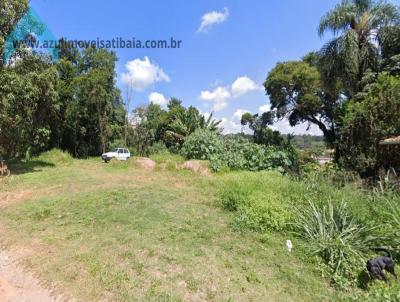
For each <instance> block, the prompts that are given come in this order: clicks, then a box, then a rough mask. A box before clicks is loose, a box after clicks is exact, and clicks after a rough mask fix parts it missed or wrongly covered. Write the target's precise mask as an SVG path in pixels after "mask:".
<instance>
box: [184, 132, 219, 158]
mask: <svg viewBox="0 0 400 302" xmlns="http://www.w3.org/2000/svg"><path fill="white" fill-rule="evenodd" d="M222 150H223V148H222V142H221V139H220V138H219V136H218V135H217V134H216V133H215V132H211V131H209V130H205V129H198V130H196V131H195V132H193V133H192V134H191V135H189V137H188V138H187V139H186V141H185V143H184V144H183V147H182V150H181V152H182V155H183V156H184V157H186V158H187V159H201V160H209V159H211V158H212V157H213V156H216V155H220V154H221V153H222Z"/></svg>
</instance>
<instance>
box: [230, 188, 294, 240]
mask: <svg viewBox="0 0 400 302" xmlns="http://www.w3.org/2000/svg"><path fill="white" fill-rule="evenodd" d="M237 211H238V213H237V215H236V216H235V219H234V221H233V226H234V227H235V228H236V229H239V230H246V229H249V230H254V231H259V232H267V231H272V230H273V231H282V230H284V229H285V228H286V227H287V224H288V222H289V221H290V217H291V215H290V214H291V213H290V211H289V209H288V208H287V207H286V206H285V205H284V204H283V203H282V200H280V199H279V196H278V195H276V194H274V195H263V194H252V195H250V196H248V197H247V198H246V200H245V202H241V203H239V205H238V208H237Z"/></svg>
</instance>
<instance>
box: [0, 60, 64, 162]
mask: <svg viewBox="0 0 400 302" xmlns="http://www.w3.org/2000/svg"><path fill="white" fill-rule="evenodd" d="M57 85H58V77H57V70H56V69H55V68H54V66H52V65H51V64H50V63H49V62H47V61H45V60H44V59H42V58H41V57H40V56H35V55H29V54H25V55H24V57H23V59H22V60H20V61H18V62H17V63H16V64H15V66H14V67H13V68H5V69H3V70H0V95H1V98H0V145H1V146H2V148H3V149H4V153H5V154H6V155H8V156H12V157H17V156H22V157H24V156H26V157H28V158H29V157H30V156H31V155H32V154H37V153H38V152H41V151H43V150H46V149H48V148H49V147H50V145H51V129H52V127H53V123H52V121H54V120H55V119H56V118H57V114H58V106H57V105H58V104H57V100H58V95H57ZM16 138H17V139H16Z"/></svg>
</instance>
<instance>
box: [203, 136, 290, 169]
mask: <svg viewBox="0 0 400 302" xmlns="http://www.w3.org/2000/svg"><path fill="white" fill-rule="evenodd" d="M210 165H211V168H212V169H213V170H214V171H220V170H224V169H230V170H249V171H261V170H271V169H278V170H279V171H280V172H284V171H287V170H291V169H293V168H294V167H295V166H297V157H296V155H295V153H294V151H293V152H291V150H288V149H287V150H285V149H280V148H275V147H266V146H263V145H258V144H255V143H252V142H250V141H249V140H248V139H246V138H243V137H231V138H228V139H225V140H224V152H223V153H221V154H219V155H217V156H214V157H212V158H211V162H210Z"/></svg>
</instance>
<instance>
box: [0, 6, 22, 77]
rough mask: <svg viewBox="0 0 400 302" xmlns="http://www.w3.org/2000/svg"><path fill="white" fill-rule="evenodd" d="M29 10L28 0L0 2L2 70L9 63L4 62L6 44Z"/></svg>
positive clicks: (0, 62) (0, 61) (0, 60)
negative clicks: (8, 37)
mask: <svg viewBox="0 0 400 302" xmlns="http://www.w3.org/2000/svg"><path fill="white" fill-rule="evenodd" d="M27 10H28V1H27V0H2V1H1V2H0V69H1V68H3V65H5V64H6V63H7V62H3V50H4V42H5V40H6V38H7V36H8V35H9V34H10V33H11V31H12V30H13V29H14V27H15V25H16V24H17V23H18V21H19V20H20V18H21V17H22V16H23V15H24V14H25V13H26V12H27Z"/></svg>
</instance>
